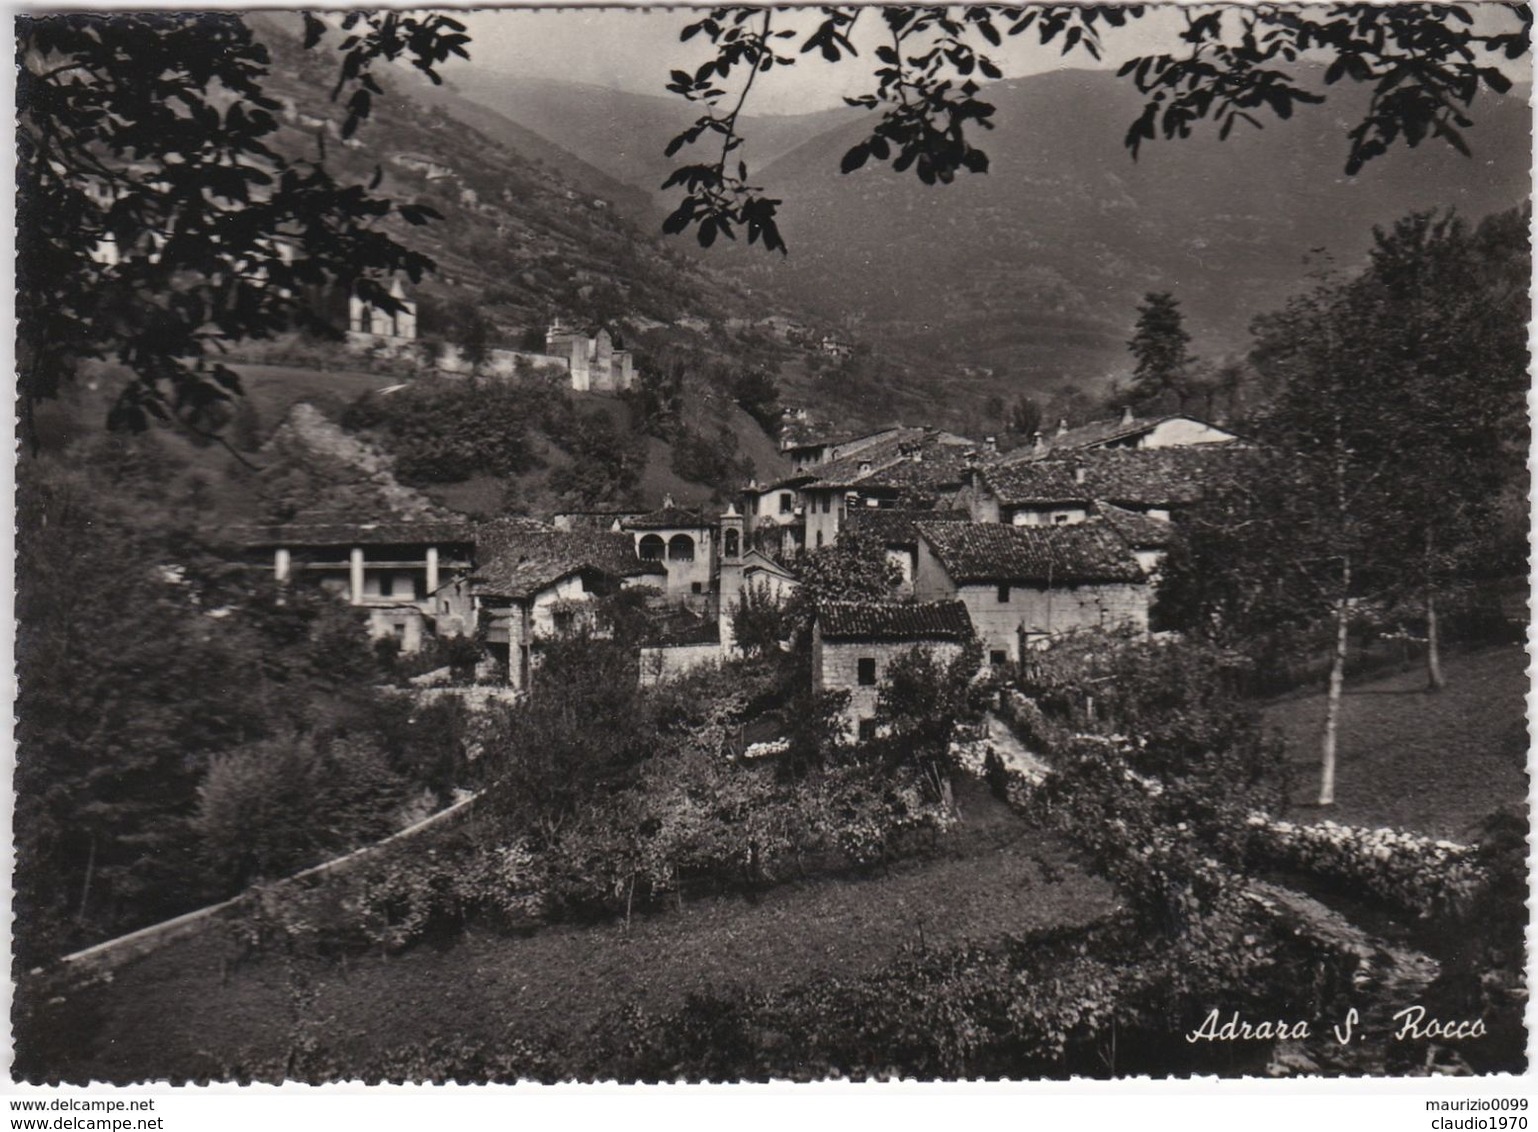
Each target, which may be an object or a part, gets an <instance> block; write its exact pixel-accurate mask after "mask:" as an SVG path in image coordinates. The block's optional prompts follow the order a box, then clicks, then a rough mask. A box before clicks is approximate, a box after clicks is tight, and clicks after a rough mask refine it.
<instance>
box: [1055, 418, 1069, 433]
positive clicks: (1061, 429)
mask: <svg viewBox="0 0 1538 1132" xmlns="http://www.w3.org/2000/svg"><path fill="white" fill-rule="evenodd" d="M1067 431H1068V418H1067V417H1060V418H1059V419H1058V422H1057V435H1059V436H1062V435H1063V434H1064V433H1065V432H1067Z"/></svg>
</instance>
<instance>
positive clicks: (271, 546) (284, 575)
mask: <svg viewBox="0 0 1538 1132" xmlns="http://www.w3.org/2000/svg"><path fill="white" fill-rule="evenodd" d="M237 539H238V541H239V543H240V544H241V546H242V548H243V549H244V550H245V551H246V552H247V553H249V554H262V555H264V556H265V555H270V556H271V557H270V561H271V563H272V571H273V577H275V578H276V579H277V580H278V581H279V582H292V583H295V584H300V585H314V586H319V587H321V588H322V589H325V590H328V591H330V592H331V593H334V594H336V595H338V596H339V597H345V598H346V599H347V601H348V602H349V603H350V604H352V605H355V606H360V607H362V608H364V609H366V610H368V625H369V632H370V634H371V635H372V636H374V637H375V638H376V639H377V638H383V637H393V638H394V639H395V640H397V641H399V642H400V647H401V651H402V652H415V651H417V650H418V649H419V648H421V646H422V642H423V640H424V639H425V638H426V636H428V635H429V634H430V633H431V632H433V631H434V616H433V605H434V603H433V599H432V595H433V594H434V592H435V591H436V590H437V589H438V588H439V584H440V578H442V577H445V576H447V575H448V574H450V573H453V572H455V571H459V570H464V569H467V568H468V567H469V566H470V563H471V560H472V556H473V552H474V546H475V542H474V533H473V531H472V529H471V526H470V524H468V523H464V522H457V521H452V520H445V521H434V520H424V521H409V520H384V519H382V520H374V521H358V522H345V521H339V520H337V519H336V518H334V517H331V518H328V517H326V516H324V515H305V514H301V515H300V516H298V517H297V518H296V520H295V521H293V522H289V523H283V524H276V525H271V526H247V527H242V528H239V529H238V531H237Z"/></svg>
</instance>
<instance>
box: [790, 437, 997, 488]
mask: <svg viewBox="0 0 1538 1132" xmlns="http://www.w3.org/2000/svg"><path fill="white" fill-rule="evenodd" d="M979 449H980V446H974V445H972V444H971V443H970V442H968V441H967V440H966V438H965V437H959V436H954V435H952V434H950V433H937V432H931V431H929V430H926V429H921V428H908V429H903V430H902V431H900V432H898V433H896V434H894V435H892V436H891V437H888V438H887V439H885V440H882V441H880V442H878V443H876V444H872V445H870V446H869V447H867V448H862V449H860V450H859V451H858V452H853V453H850V454H849V455H847V456H840V457H839V458H838V459H837V460H830V461H828V462H827V463H826V464H821V465H819V466H818V467H816V468H813V469H811V470H812V471H814V472H816V473H817V481H816V482H815V483H812V484H809V485H807V486H808V487H810V488H813V489H819V490H827V489H829V488H841V487H860V488H865V487H884V488H897V489H909V490H911V489H913V488H925V487H928V488H934V487H942V486H948V485H954V484H959V483H960V482H961V477H962V471H963V469H964V468H965V467H966V465H967V463H968V460H969V459H971V460H973V461H978V460H983V459H987V457H986V456H984V454H983V453H982V452H981V451H980V450H979ZM968 452H972V453H973V456H972V457H970V458H969V457H968V456H967V453H968ZM915 454H917V455H919V456H921V457H922V459H918V460H915V459H914V458H913V457H914V455H915Z"/></svg>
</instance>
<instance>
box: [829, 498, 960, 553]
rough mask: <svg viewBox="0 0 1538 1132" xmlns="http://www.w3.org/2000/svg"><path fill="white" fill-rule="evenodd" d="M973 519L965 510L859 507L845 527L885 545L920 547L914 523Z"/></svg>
mask: <svg viewBox="0 0 1538 1132" xmlns="http://www.w3.org/2000/svg"><path fill="white" fill-rule="evenodd" d="M971 519H972V516H971V515H969V514H968V513H967V512H965V511H908V510H901V509H899V508H896V507H860V508H856V509H855V510H852V511H850V512H849V514H848V515H846V516H845V517H844V525H845V526H846V527H847V528H848V529H849V530H852V531H860V532H861V533H865V534H869V535H871V536H872V537H874V538H877V539H880V540H881V542H882V544H883V545H885V546H917V545H918V543H919V533H918V530H917V529H916V528H915V527H914V525H913V524H914V523H915V522H918V521H920V520H923V521H925V522H931V523H966V522H970V521H971Z"/></svg>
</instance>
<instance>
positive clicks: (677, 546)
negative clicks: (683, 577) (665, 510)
mask: <svg viewBox="0 0 1538 1132" xmlns="http://www.w3.org/2000/svg"><path fill="white" fill-rule="evenodd" d="M668 558H669V559H670V560H672V561H674V562H693V561H694V540H693V539H692V538H690V537H689V536H688V535H674V536H673V537H672V538H670V539H668Z"/></svg>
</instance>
